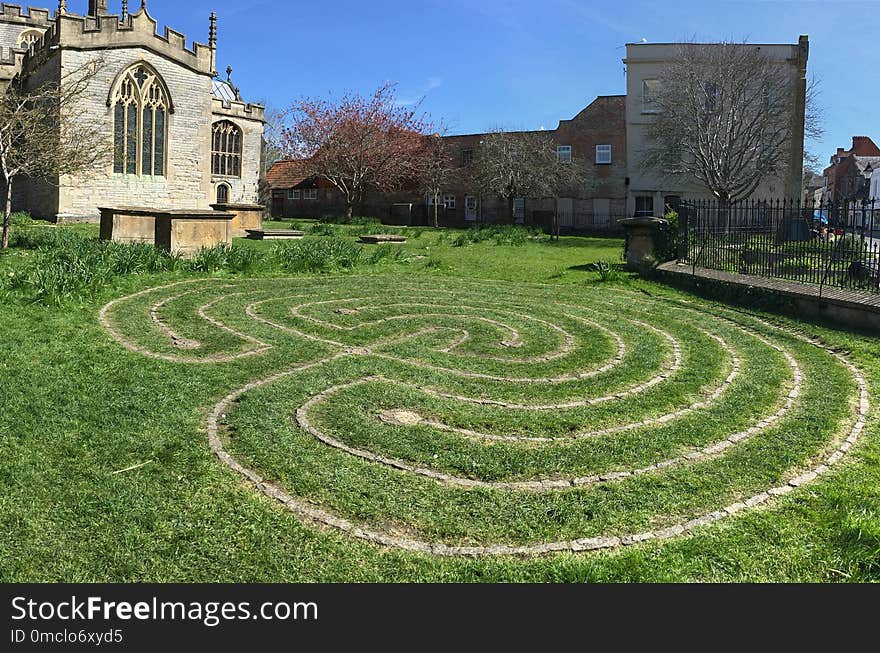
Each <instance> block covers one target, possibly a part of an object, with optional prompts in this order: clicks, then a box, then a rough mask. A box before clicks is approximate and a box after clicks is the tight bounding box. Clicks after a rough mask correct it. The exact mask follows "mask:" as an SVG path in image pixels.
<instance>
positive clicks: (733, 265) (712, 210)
mask: <svg viewBox="0 0 880 653" xmlns="http://www.w3.org/2000/svg"><path fill="white" fill-rule="evenodd" d="M678 250H679V260H680V262H683V263H687V264H689V265H691V266H693V268H694V270H693V271H694V273H696V268H698V267H699V268H709V269H713V270H721V271H725V272H731V273H735V274H743V275H754V276H759V277H768V278H774V279H784V280H789V281H797V282H801V283H813V284H818V285H819V286H820V291H819V292H820V294H822V292H823V290H824V289H825V288H845V289H849V290H860V291H867V292H873V293H878V292H880V201H864V200H858V201H850V202H836V203H830V204H815V205H814V204H810V203H800V202H792V201H787V200H773V201H746V202H735V203H729V204H722V203H719V202H715V201H690V202H684V203H683V204H682V206H681V209H680V212H679V247H678Z"/></svg>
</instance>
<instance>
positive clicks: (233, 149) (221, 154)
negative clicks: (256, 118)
mask: <svg viewBox="0 0 880 653" xmlns="http://www.w3.org/2000/svg"><path fill="white" fill-rule="evenodd" d="M211 174H212V175H219V176H221V177H241V129H240V128H239V127H238V126H237V125H235V124H234V123H232V122H230V121H228V120H221V121H220V122H215V123H214V127H213V128H212V130H211Z"/></svg>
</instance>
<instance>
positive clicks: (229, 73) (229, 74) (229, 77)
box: [226, 66, 232, 84]
mask: <svg viewBox="0 0 880 653" xmlns="http://www.w3.org/2000/svg"><path fill="white" fill-rule="evenodd" d="M226 81H227V82H229V83H230V84H231V83H232V66H226Z"/></svg>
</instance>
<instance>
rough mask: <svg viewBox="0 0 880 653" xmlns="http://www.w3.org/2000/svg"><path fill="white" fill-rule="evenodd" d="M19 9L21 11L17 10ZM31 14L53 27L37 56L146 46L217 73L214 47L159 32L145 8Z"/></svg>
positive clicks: (7, 8) (12, 8)
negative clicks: (118, 12)
mask: <svg viewBox="0 0 880 653" xmlns="http://www.w3.org/2000/svg"><path fill="white" fill-rule="evenodd" d="M2 7H3V12H4V13H3V14H2V15H0V22H2V21H3V20H4V18H5V17H6V15H7V13H8V15H9V16H11V17H14V16H17V15H19V14H20V12H21V7H18V6H17V5H6V4H4V5H2ZM16 12H18V14H17V13H16ZM29 12H30V15H31V16H42V15H44V14H45V16H46V25H47V26H48V27H49V29H48V30H47V32H46V35H45V37H44V38H43V39H42V40H41V41H39V42H37V43H35V44H34V46H33V47H32V48H31V55H32V56H33V57H34V58H36V59H38V58H39V57H38V56H37V55H38V54H40V52H41V51H42V50H46V49H47V48H48V49H52V48H53V47H56V46H57V47H60V48H62V49H68V48H70V49H74V50H104V49H109V48H114V49H115V48H125V47H131V48H138V47H140V48H145V49H147V50H151V51H152V52H154V53H156V54H158V55H160V56H163V57H167V58H169V59H172V60H174V61H176V62H177V63H180V64H182V65H184V66H186V67H187V68H190V69H191V70H194V71H195V72H198V73H203V74H206V75H213V74H214V73H215V71H214V69H213V68H214V60H215V59H214V50H213V49H212V48H211V47H210V46H209V45H206V44H204V43H198V42H193V44H192V47H187V40H186V35H185V34H182V33H180V32H178V31H176V30H174V29H171V28H170V27H165V29H164V33H163V34H159V32H158V25H159V23H158V21H156V20H155V19H154V18H153V17H152V16H150V14H149V13H148V12H147V10H146V8H143V7H142V8H141V9H140V10H139V11H138V12H137V13H134V14H129V15H128V16H126V17H125V18H122V17H121V16H118V15H111V14H108V15H100V16H80V15H77V14H69V13H64V14H56V16H55V18H54V19H49V18H48V16H49V12H48V11H47V10H42V9H29Z"/></svg>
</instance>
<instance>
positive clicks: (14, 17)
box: [0, 2, 55, 27]
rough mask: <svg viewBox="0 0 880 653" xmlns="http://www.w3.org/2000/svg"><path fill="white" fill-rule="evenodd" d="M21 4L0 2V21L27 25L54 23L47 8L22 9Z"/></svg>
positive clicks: (48, 24) (43, 25)
mask: <svg viewBox="0 0 880 653" xmlns="http://www.w3.org/2000/svg"><path fill="white" fill-rule="evenodd" d="M22 9H23V8H22V6H21V5H13V4H9V3H6V2H4V3H2V4H0V23H17V24H20V25H22V26H29V27H49V26H50V25H53V24H54V23H55V19H54V18H52V15H51V14H52V12H50V11H49V10H48V9H36V8H34V7H28V8H27V9H25V10H24V11H22Z"/></svg>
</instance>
